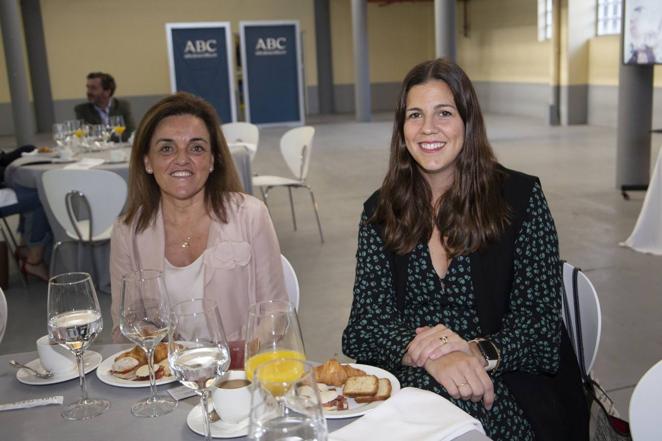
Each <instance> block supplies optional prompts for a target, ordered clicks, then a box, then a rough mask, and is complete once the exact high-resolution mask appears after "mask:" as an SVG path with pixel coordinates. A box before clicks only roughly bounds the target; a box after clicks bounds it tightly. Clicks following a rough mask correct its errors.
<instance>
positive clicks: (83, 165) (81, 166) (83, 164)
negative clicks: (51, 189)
mask: <svg viewBox="0 0 662 441" xmlns="http://www.w3.org/2000/svg"><path fill="white" fill-rule="evenodd" d="M103 162H104V159H103V158H83V159H81V160H80V161H78V162H74V163H73V164H69V165H65V166H64V167H63V168H66V169H73V170H87V169H90V168H92V167H96V166H99V165H101V164H103Z"/></svg>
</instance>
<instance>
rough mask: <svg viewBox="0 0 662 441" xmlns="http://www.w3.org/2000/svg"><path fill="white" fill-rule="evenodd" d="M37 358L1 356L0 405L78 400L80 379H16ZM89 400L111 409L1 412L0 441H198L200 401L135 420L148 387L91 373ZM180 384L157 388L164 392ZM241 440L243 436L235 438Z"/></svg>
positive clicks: (464, 439) (468, 439) (482, 439)
mask: <svg viewBox="0 0 662 441" xmlns="http://www.w3.org/2000/svg"><path fill="white" fill-rule="evenodd" d="M125 347H126V345H92V348H91V349H92V350H94V351H97V352H100V353H101V355H102V356H103V357H104V359H105V358H106V357H109V356H110V355H113V354H115V353H116V352H118V351H120V350H122V349H123V348H125ZM35 358H37V354H36V352H26V353H21V354H8V355H2V356H0V397H1V398H0V401H2V402H3V403H10V402H15V401H20V400H28V399H33V398H44V397H49V396H53V395H64V402H65V403H68V402H71V401H73V400H75V399H77V398H78V397H79V396H80V388H79V386H78V380H77V379H74V380H69V381H67V382H64V383H58V384H53V385H48V386H28V385H25V384H22V383H19V381H18V380H17V379H16V370H15V369H13V368H12V367H10V366H9V364H8V363H9V360H12V359H15V360H17V361H20V362H24V363H27V362H29V361H31V360H34V359H35ZM86 382H87V390H88V394H89V396H90V397H99V398H106V399H109V400H110V402H111V407H110V409H108V410H107V411H106V412H105V413H104V414H102V415H100V416H98V417H96V418H93V419H91V420H87V421H67V420H65V419H63V418H62V417H61V416H60V412H61V410H62V408H61V407H60V406H53V405H52V406H42V407H38V408H33V409H21V410H13V411H4V412H0V427H2V439H7V440H21V441H43V440H46V439H47V440H49V441H89V440H91V439H95V440H140V439H153V440H168V441H178V440H182V441H200V440H201V439H202V437H201V436H199V435H197V434H195V433H194V432H192V431H191V430H190V429H189V428H188V426H187V425H186V416H187V415H188V413H189V412H190V411H191V409H193V407H194V406H196V405H197V404H198V403H199V399H198V397H197V396H196V397H192V398H188V399H186V400H182V401H180V402H179V405H178V406H177V408H176V409H175V410H174V411H173V412H172V413H170V414H168V415H164V416H161V417H159V418H153V419H152V418H136V417H134V416H132V415H131V405H133V404H134V403H135V402H136V401H138V400H140V399H142V398H145V397H147V396H148V395H149V388H147V387H145V388H137V389H127V388H122V387H114V386H109V385H107V384H105V383H102V382H101V381H99V379H98V378H97V376H96V373H95V372H90V373H89V374H88V375H87V377H86ZM177 386H179V383H178V382H175V383H171V384H169V385H165V386H159V391H160V392H162V391H164V390H165V389H167V388H170V387H177ZM352 421H354V418H348V419H341V420H327V424H328V427H329V431H333V430H337V429H339V428H341V427H343V426H344V425H346V424H348V423H350V422H352ZM234 439H236V440H239V441H243V440H246V439H247V438H245V437H242V438H234ZM488 440H489V438H487V437H486V436H485V435H483V434H481V433H479V432H476V431H472V432H469V433H467V434H465V435H463V436H461V437H459V438H457V441H488Z"/></svg>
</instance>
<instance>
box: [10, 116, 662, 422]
mask: <svg viewBox="0 0 662 441" xmlns="http://www.w3.org/2000/svg"><path fill="white" fill-rule="evenodd" d="M486 121H487V126H488V134H489V138H490V140H491V142H492V144H493V146H494V149H495V151H496V154H497V156H498V158H499V160H500V161H501V162H502V163H503V164H504V165H506V166H507V167H510V168H514V169H517V170H521V171H524V172H526V173H529V174H534V175H537V176H539V177H540V178H541V180H542V184H543V189H544V191H545V194H546V196H547V199H548V201H549V204H550V207H551V210H552V214H553V215H554V219H555V221H556V226H557V229H558V232H559V238H560V246H561V257H562V258H564V259H566V260H568V261H569V262H571V263H573V264H575V265H577V266H579V267H581V268H583V269H584V271H585V272H586V273H587V275H588V276H589V277H590V279H591V280H592V282H593V283H594V285H595V287H596V288H597V291H598V293H599V295H600V301H601V304H602V314H603V331H602V340H601V342H600V351H599V353H598V357H597V361H596V363H595V368H594V373H595V375H596V376H597V377H598V378H599V379H600V381H601V382H602V384H603V385H604V386H605V387H606V388H607V389H608V390H610V391H612V393H611V395H612V397H613V398H615V400H616V405H617V409H619V411H620V412H621V414H622V415H624V416H626V415H627V407H628V403H629V399H630V395H631V393H632V389H633V387H634V385H635V384H636V382H637V380H638V379H639V378H640V377H641V375H642V374H643V373H644V372H645V371H646V370H647V369H648V368H649V367H650V366H652V365H653V364H654V363H655V362H656V361H658V360H659V359H660V358H662V321H660V320H659V315H660V312H661V311H662V295H661V294H662V293H661V289H660V287H661V286H662V271H660V269H662V257H656V256H651V255H645V254H640V253H637V252H634V251H632V250H631V249H628V248H623V247H620V246H619V245H618V244H619V242H620V241H623V240H624V239H626V238H627V237H628V235H629V234H630V232H631V231H632V228H633V226H634V224H635V221H636V218H637V215H638V213H639V210H640V208H641V204H642V201H643V197H644V194H643V193H632V199H631V200H630V201H626V200H624V199H623V198H622V197H621V195H620V192H618V191H617V190H616V188H615V183H614V182H615V180H614V176H615V157H616V130H615V129H611V128H604V127H590V126H573V127H549V126H547V125H546V124H545V123H544V122H542V121H540V120H536V119H524V118H519V117H510V116H502V115H488V116H487V118H486ZM309 123H310V124H312V125H314V126H315V128H316V130H317V132H316V135H315V143H314V152H313V158H312V164H311V167H310V174H309V178H308V183H309V184H310V185H311V187H312V188H313V189H314V190H315V194H316V196H317V199H318V202H319V204H320V217H321V220H322V226H323V229H324V236H325V239H326V242H325V243H324V244H323V245H322V244H320V240H319V235H318V232H317V226H316V224H315V219H314V216H313V211H312V207H311V204H310V198H309V196H308V195H307V194H306V191H305V190H299V191H297V192H295V195H294V197H295V206H296V213H297V224H298V227H299V229H298V231H296V232H295V231H293V229H292V221H291V216H290V209H289V204H288V200H287V192H286V191H284V190H273V191H272V192H271V194H270V207H271V212H272V217H273V221H274V224H275V226H276V230H277V232H278V236H279V239H280V243H281V247H282V251H283V254H285V255H286V256H287V257H288V258H289V259H290V261H291V262H292V264H293V266H294V268H295V269H296V271H297V274H298V277H299V282H300V285H301V305H300V310H299V311H300V313H299V317H300V320H301V326H302V330H303V334H304V340H305V344H306V349H307V353H308V356H309V358H311V359H316V360H323V359H326V358H328V357H330V356H333V355H335V354H340V352H341V348H340V336H341V333H342V330H343V328H344V326H345V324H346V321H347V317H348V314H349V309H350V305H351V300H352V286H353V282H354V265H355V260H354V254H355V252H356V235H357V225H358V220H359V216H360V213H361V209H362V202H363V201H364V199H365V198H366V197H367V196H369V195H370V193H371V192H372V191H373V190H375V189H376V188H378V187H379V185H380V182H381V180H382V178H383V174H384V172H385V169H386V163H387V159H388V147H387V146H388V144H389V137H390V132H391V125H392V123H391V116H390V115H377V116H376V117H375V118H374V122H371V123H356V122H353V121H352V117H351V116H348V115H345V116H343V115H341V116H333V117H318V118H315V119H311V120H310V121H309ZM284 131H285V129H284V128H266V129H263V130H261V137H260V146H259V151H258V153H257V156H256V157H255V161H254V163H253V166H254V167H253V168H254V172H257V173H263V174H267V173H268V174H282V175H287V174H288V171H287V169H286V166H285V163H284V162H283V160H282V159H281V157H280V152H279V149H278V140H279V138H280V136H281V135H282V134H283V133H284ZM12 143H13V141H12V140H11V139H10V138H4V139H2V138H0V147H5V148H6V147H9V146H11V145H12ZM660 144H662V135H654V138H653V142H652V145H653V146H655V148H653V149H652V150H653V151H652V153H651V155H652V156H653V157H655V155H656V154H657V147H658V146H660ZM6 294H7V297H8V303H9V309H10V312H11V313H10V321H9V323H8V329H7V334H6V335H5V339H4V341H3V342H2V343H1V344H0V354H2V353H11V352H21V351H27V350H32V349H34V341H35V340H36V339H37V337H39V336H40V335H43V334H45V332H46V323H45V309H46V305H45V301H46V284H44V283H42V282H38V281H36V280H34V279H31V280H30V284H29V285H28V287H27V289H26V288H25V287H23V286H22V284H21V281H20V279H19V278H18V275H17V274H16V270H15V268H14V269H13V274H12V280H11V285H10V288H9V289H8V290H7V293H6ZM101 301H102V304H103V308H104V314H105V317H107V318H109V313H108V309H109V303H110V302H109V296H106V295H103V296H101ZM109 328H110V323H107V325H106V330H105V331H104V334H103V335H102V336H101V337H100V339H99V341H100V342H108V341H110V338H109V333H108V329H109Z"/></svg>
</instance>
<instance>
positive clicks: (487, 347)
mask: <svg viewBox="0 0 662 441" xmlns="http://www.w3.org/2000/svg"><path fill="white" fill-rule="evenodd" d="M478 345H479V346H480V350H481V351H482V352H483V354H485V357H486V358H487V359H488V360H497V359H498V358H499V354H497V351H496V348H495V347H494V345H493V344H492V343H490V342H489V341H487V340H481V341H479V342H478Z"/></svg>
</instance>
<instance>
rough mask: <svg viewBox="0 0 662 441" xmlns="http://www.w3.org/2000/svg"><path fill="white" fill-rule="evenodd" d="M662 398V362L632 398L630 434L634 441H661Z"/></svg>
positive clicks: (635, 389) (636, 389)
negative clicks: (661, 397)
mask: <svg viewBox="0 0 662 441" xmlns="http://www.w3.org/2000/svg"><path fill="white" fill-rule="evenodd" d="M660 396H662V360H660V361H658V362H657V363H656V364H655V365H654V366H653V367H652V368H650V369H649V370H648V371H647V372H646V373H645V374H644V376H643V377H641V380H639V382H638V383H637V386H636V387H635V388H634V391H633V392H632V397H630V411H629V414H630V433H631V434H632V441H658V440H659V439H660V433H662V432H661V431H660V426H659V420H660V414H662V405H660Z"/></svg>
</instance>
